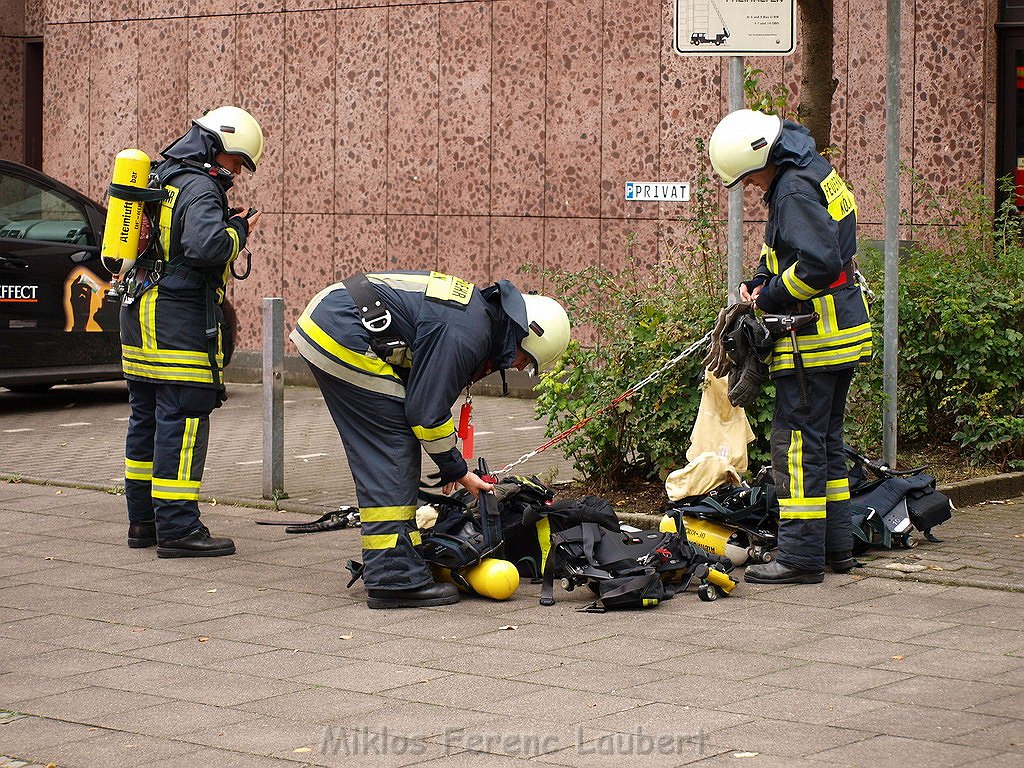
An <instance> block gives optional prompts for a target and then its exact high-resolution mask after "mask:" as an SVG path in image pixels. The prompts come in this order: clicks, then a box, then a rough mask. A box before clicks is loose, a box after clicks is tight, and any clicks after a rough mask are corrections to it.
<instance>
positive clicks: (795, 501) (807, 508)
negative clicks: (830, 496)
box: [779, 496, 825, 520]
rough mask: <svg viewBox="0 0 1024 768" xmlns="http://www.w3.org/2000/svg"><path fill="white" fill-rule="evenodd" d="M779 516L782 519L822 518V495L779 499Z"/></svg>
mask: <svg viewBox="0 0 1024 768" xmlns="http://www.w3.org/2000/svg"><path fill="white" fill-rule="evenodd" d="M779 517H780V518H781V519H783V520H818V519H824V518H825V499H824V497H822V496H810V497H807V498H801V497H793V498H791V499H779Z"/></svg>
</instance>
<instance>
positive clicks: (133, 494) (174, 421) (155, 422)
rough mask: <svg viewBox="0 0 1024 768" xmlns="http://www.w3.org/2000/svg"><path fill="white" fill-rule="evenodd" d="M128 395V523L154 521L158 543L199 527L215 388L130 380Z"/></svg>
mask: <svg viewBox="0 0 1024 768" xmlns="http://www.w3.org/2000/svg"><path fill="white" fill-rule="evenodd" d="M128 395H129V402H130V404H131V408H132V412H131V417H130V418H129V420H128V434H127V436H126V438H125V497H126V499H127V502H128V519H129V520H130V521H133V522H137V521H141V520H153V519H154V518H155V519H156V526H157V538H158V539H159V540H160V541H168V540H172V539H177V538H180V537H181V536H184V535H185V534H187V533H190V532H191V531H193V530H195V529H196V527H197V526H198V525H199V503H198V502H199V487H200V484H201V482H202V479H203V469H204V467H205V465H206V450H207V446H208V444H209V439H210V413H211V412H212V411H213V409H214V406H215V405H216V404H217V390H215V389H212V388H206V387H190V386H186V385H182V384H169V383H150V382H148V381H137V380H134V379H129V380H128Z"/></svg>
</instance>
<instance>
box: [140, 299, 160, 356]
mask: <svg viewBox="0 0 1024 768" xmlns="http://www.w3.org/2000/svg"><path fill="white" fill-rule="evenodd" d="M159 294H160V286H158V285H154V286H153V287H152V288H150V289H149V290H148V291H146V292H145V293H143V294H142V296H141V297H140V298H139V331H140V333H141V334H142V348H143V349H156V297H157V296H158V295H159Z"/></svg>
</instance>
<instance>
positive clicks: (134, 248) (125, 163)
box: [100, 149, 149, 277]
mask: <svg viewBox="0 0 1024 768" xmlns="http://www.w3.org/2000/svg"><path fill="white" fill-rule="evenodd" d="M111 183H112V184H113V185H119V186H123V187H136V188H138V189H146V188H147V187H148V186H149V155H147V154H146V153H145V152H143V151H142V150H139V149H125V150H122V151H120V152H118V153H117V157H115V158H114V173H113V176H112V178H111ZM142 207H143V203H142V201H141V200H126V199H124V198H123V197H119V196H118V195H117V194H115V193H113V192H112V193H111V195H110V204H109V206H108V207H107V223H106V225H105V226H104V228H103V245H102V247H101V248H100V260H101V262H102V264H103V266H104V267H106V269H107V270H108V271H109V272H110V274H112V275H114V276H115V277H120V276H121V275H123V274H124V273H125V272H127V271H128V270H129V269H131V268H132V266H133V265H134V264H135V257H136V256H137V255H138V251H139V233H140V231H141V228H142Z"/></svg>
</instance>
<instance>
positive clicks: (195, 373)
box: [121, 358, 213, 384]
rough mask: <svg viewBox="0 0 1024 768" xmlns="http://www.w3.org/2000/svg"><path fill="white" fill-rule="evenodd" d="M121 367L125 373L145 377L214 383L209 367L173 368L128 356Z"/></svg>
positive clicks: (193, 382) (122, 361)
mask: <svg viewBox="0 0 1024 768" xmlns="http://www.w3.org/2000/svg"><path fill="white" fill-rule="evenodd" d="M121 368H122V370H123V371H124V373H126V374H128V375H131V376H138V377H140V378H143V379H155V380H158V381H184V382H187V383H189V384H213V373H212V372H211V371H210V369H209V368H207V369H206V370H205V371H202V370H198V369H195V368H173V367H170V366H160V365H150V364H148V363H146V362H139V361H135V360H129V359H127V358H122V360H121Z"/></svg>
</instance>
